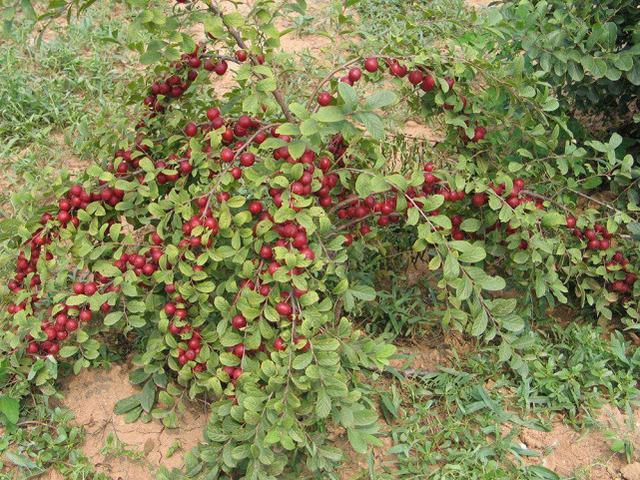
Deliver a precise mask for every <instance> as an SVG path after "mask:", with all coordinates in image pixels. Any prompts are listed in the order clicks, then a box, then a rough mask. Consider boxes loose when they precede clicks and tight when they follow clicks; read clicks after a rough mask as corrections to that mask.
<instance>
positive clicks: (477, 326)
mask: <svg viewBox="0 0 640 480" xmlns="http://www.w3.org/2000/svg"><path fill="white" fill-rule="evenodd" d="M488 322H489V317H488V316H487V312H485V311H484V309H481V310H480V312H478V315H476V318H474V319H473V324H472V325H471V335H473V336H474V337H479V336H480V335H482V334H483V333H484V331H485V330H486V329H487V324H488Z"/></svg>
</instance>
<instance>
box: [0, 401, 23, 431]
mask: <svg viewBox="0 0 640 480" xmlns="http://www.w3.org/2000/svg"><path fill="white" fill-rule="evenodd" d="M0 413H2V414H3V415H4V416H5V418H6V419H7V422H8V423H10V424H12V425H15V424H16V423H18V418H19V417H20V402H19V401H18V400H16V399H15V398H11V397H8V396H6V395H0Z"/></svg>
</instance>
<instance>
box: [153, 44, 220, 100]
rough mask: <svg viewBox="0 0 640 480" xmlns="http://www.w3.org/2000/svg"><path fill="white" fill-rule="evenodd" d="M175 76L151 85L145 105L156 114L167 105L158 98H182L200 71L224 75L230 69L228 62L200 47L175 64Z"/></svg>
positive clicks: (183, 56) (184, 55) (172, 75)
mask: <svg viewBox="0 0 640 480" xmlns="http://www.w3.org/2000/svg"><path fill="white" fill-rule="evenodd" d="M172 67H173V68H174V72H175V73H173V74H171V75H169V76H168V77H166V78H162V79H158V80H156V81H154V82H153V83H152V84H151V87H150V88H149V94H148V95H147V96H146V97H145V99H144V104H145V105H146V106H148V107H149V108H150V109H151V110H152V111H154V112H163V111H164V109H165V105H163V103H162V101H161V100H160V99H159V98H158V97H159V96H162V97H163V98H164V99H171V98H178V97H180V96H181V95H182V94H183V93H184V92H185V91H186V90H187V89H188V88H189V87H190V86H191V83H193V81H194V80H195V79H196V78H197V77H198V69H199V68H200V67H202V68H204V69H205V70H207V71H208V72H215V73H217V74H218V75H224V74H225V73H226V71H227V69H228V68H229V64H228V63H227V61H226V60H225V59H223V58H221V57H218V56H210V55H208V54H207V52H206V51H205V50H204V49H203V50H202V51H200V49H199V48H198V47H196V49H195V50H194V51H193V52H192V53H185V54H183V55H182V57H181V58H180V60H178V61H176V62H174V63H173V65H172Z"/></svg>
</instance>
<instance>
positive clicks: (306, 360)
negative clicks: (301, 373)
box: [291, 351, 313, 370]
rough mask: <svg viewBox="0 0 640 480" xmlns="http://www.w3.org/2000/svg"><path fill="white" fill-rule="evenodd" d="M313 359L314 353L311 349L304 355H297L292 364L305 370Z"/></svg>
mask: <svg viewBox="0 0 640 480" xmlns="http://www.w3.org/2000/svg"><path fill="white" fill-rule="evenodd" d="M312 359H313V354H312V353H311V351H308V352H305V353H303V354H302V355H297V356H296V358H294V359H293V362H292V364H291V366H292V367H293V368H294V369H296V370H304V369H305V368H307V366H308V365H309V364H310V363H311V360H312Z"/></svg>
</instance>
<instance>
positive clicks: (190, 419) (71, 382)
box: [41, 365, 207, 480]
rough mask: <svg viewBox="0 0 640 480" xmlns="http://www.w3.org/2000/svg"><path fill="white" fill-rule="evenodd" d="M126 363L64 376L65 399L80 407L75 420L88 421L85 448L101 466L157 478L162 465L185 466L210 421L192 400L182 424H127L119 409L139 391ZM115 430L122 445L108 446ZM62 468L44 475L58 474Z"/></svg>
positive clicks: (49, 479) (132, 476) (118, 474)
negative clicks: (186, 456)
mask: <svg viewBox="0 0 640 480" xmlns="http://www.w3.org/2000/svg"><path fill="white" fill-rule="evenodd" d="M128 374H129V371H128V368H127V367H126V366H118V365H116V366H113V367H112V368H111V369H110V370H108V371H105V370H84V371H82V372H81V373H80V374H79V375H78V376H75V377H70V378H69V379H67V381H66V382H64V384H63V387H62V392H63V394H64V395H65V402H64V405H65V406H66V407H68V408H69V409H70V410H72V411H73V412H74V413H75V416H76V418H75V422H76V423H77V424H78V425H81V426H83V427H84V430H85V435H86V437H85V441H84V444H83V446H82V452H83V453H84V454H85V455H86V456H87V457H88V458H90V459H91V460H92V461H93V463H94V465H95V466H96V469H97V470H98V471H99V472H102V473H105V474H106V475H108V476H109V477H111V478H113V479H118V478H121V479H122V480H153V479H154V478H155V475H154V472H155V470H156V469H157V468H158V467H159V466H160V465H162V466H164V467H166V468H169V469H171V468H179V467H181V466H182V459H183V455H184V453H185V452H187V451H189V450H190V449H191V448H193V447H194V446H196V445H197V444H198V442H199V441H200V440H201V438H202V432H203V430H204V428H205V426H206V423H207V413H206V411H205V409H204V407H203V406H201V405H196V404H192V405H190V407H191V408H190V409H189V410H188V411H187V412H186V413H185V415H183V416H182V418H181V419H180V428H176V429H168V428H165V427H164V426H163V425H162V424H161V423H160V422H155V421H154V422H150V423H142V422H140V421H138V422H135V423H131V424H127V423H125V421H124V417H123V416H122V415H116V414H115V413H113V407H114V406H115V404H116V402H117V401H118V400H121V399H123V398H125V397H128V396H129V395H133V394H134V393H136V390H137V389H136V387H134V386H133V385H131V384H130V383H129V377H128ZM109 436H111V438H112V439H113V440H115V443H116V444H117V445H119V446H120V447H121V448H119V449H105V445H106V444H107V440H108V437H109ZM56 475H57V473H56V472H50V474H49V475H48V476H42V477H41V478H42V479H43V480H55V479H57V478H59V477H56Z"/></svg>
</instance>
